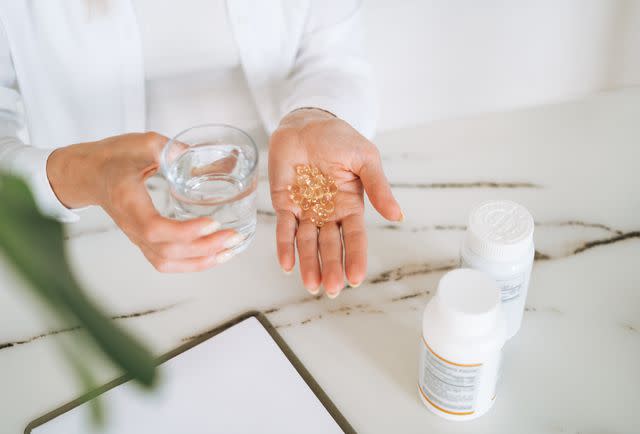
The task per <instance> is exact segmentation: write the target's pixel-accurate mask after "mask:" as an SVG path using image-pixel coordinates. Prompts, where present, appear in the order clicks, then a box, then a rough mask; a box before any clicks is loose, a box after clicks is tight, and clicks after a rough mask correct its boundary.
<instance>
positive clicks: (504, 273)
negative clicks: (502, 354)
mask: <svg viewBox="0 0 640 434" xmlns="http://www.w3.org/2000/svg"><path fill="white" fill-rule="evenodd" d="M533 226H534V224H533V217H531V214H530V213H529V211H527V209H526V208H525V207H523V206H522V205H519V204H517V203H515V202H511V201H506V200H494V201H490V202H484V203H482V204H480V205H478V206H477V207H476V208H475V209H474V210H473V211H472V212H471V215H470V216H469V223H468V225H467V233H466V236H465V238H464V240H463V242H462V248H461V249H460V266H461V267H463V268H473V269H474V270H480V271H484V272H485V273H487V274H488V275H490V276H491V277H493V278H494V279H495V280H496V282H497V283H498V287H499V288H500V297H501V300H502V305H503V309H504V313H505V316H506V318H507V339H510V338H512V337H513V336H514V335H515V334H516V333H517V332H518V330H520V325H521V324H522V314H523V313H524V305H525V301H526V299H527V291H528V288H529V279H530V277H531V266H532V265H533V257H534V253H535V249H534V246H533Z"/></svg>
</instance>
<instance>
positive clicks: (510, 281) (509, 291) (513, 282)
mask: <svg viewBox="0 0 640 434" xmlns="http://www.w3.org/2000/svg"><path fill="white" fill-rule="evenodd" d="M460 267H461V268H473V267H472V266H471V264H469V263H467V261H465V260H464V257H462V258H460ZM495 280H496V283H497V284H498V287H499V288H500V300H501V301H502V302H503V303H506V302H508V301H512V300H515V299H517V298H518V297H520V292H521V291H522V286H523V285H524V280H525V279H524V273H517V274H514V275H513V276H511V277H508V278H506V279H495Z"/></svg>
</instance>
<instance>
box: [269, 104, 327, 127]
mask: <svg viewBox="0 0 640 434" xmlns="http://www.w3.org/2000/svg"><path fill="white" fill-rule="evenodd" d="M331 119H337V116H336V115H334V114H333V113H331V112H330V111H327V110H324V109H321V108H316V107H300V108H297V109H295V110H292V111H290V112H289V113H288V114H286V115H285V116H284V117H283V118H282V120H281V121H280V126H281V127H292V126H304V125H306V124H307V123H309V122H311V121H322V120H331Z"/></svg>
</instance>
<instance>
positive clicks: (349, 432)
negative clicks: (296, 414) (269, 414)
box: [24, 311, 356, 434]
mask: <svg viewBox="0 0 640 434" xmlns="http://www.w3.org/2000/svg"><path fill="white" fill-rule="evenodd" d="M251 317H255V318H256V319H257V320H258V321H259V322H260V324H262V326H263V327H264V328H265V329H266V330H267V332H268V333H269V335H271V337H272V338H273V340H274V341H275V342H276V344H278V347H280V350H282V352H283V353H284V354H285V356H287V358H288V359H289V361H290V362H291V364H292V365H293V367H294V368H295V369H296V371H298V374H300V376H301V377H302V379H303V380H304V381H305V383H307V385H308V386H309V388H311V390H312V391H313V393H314V394H315V395H316V396H317V397H318V399H319V400H320V402H321V403H322V405H324V407H325V408H326V409H327V411H328V412H329V414H330V415H331V417H333V419H334V420H335V421H336V423H337V424H338V426H340V428H341V429H342V430H343V431H344V432H345V434H355V433H356V430H355V429H353V427H352V426H351V424H350V423H349V422H348V421H347V419H346V418H345V417H344V416H343V415H342V413H340V410H338V408H337V407H336V406H335V404H334V403H333V402H332V401H331V399H330V398H329V396H328V395H327V394H326V393H325V391H324V390H322V388H321V387H320V385H319V384H318V382H317V381H316V380H315V379H314V378H313V376H312V375H311V373H310V372H309V371H308V370H307V368H305V367H304V365H303V364H302V362H301V361H300V359H298V357H297V356H296V355H295V354H294V352H293V351H292V350H291V348H290V347H289V345H287V343H286V342H285V341H284V339H283V338H282V336H280V334H279V333H278V332H277V330H276V329H275V327H274V326H273V325H272V324H271V323H270V322H269V320H268V319H267V317H266V316H265V315H264V314H263V313H262V312H258V311H249V312H246V313H243V314H242V315H239V316H237V317H235V318H233V319H231V320H229V321H227V322H226V323H224V324H222V325H220V326H218V327H215V328H214V329H211V330H209V331H206V332H204V333H201V334H199V335H197V336H194V337H193V338H192V339H191V340H189V342H187V343H185V344H183V345H180V346H179V347H178V348H176V349H174V350H172V351H169V352H168V353H165V354H163V355H162V356H160V357H158V359H157V365H161V364H162V363H165V362H166V361H167V360H170V359H172V358H174V357H176V356H177V355H179V354H182V353H184V352H185V351H187V350H189V349H191V348H193V347H195V346H196V345H199V344H201V343H202V342H204V341H206V340H207V339H210V338H212V337H213V336H215V335H217V334H219V333H221V332H223V331H225V330H226V329H228V328H230V327H233V326H234V325H236V324H238V323H240V322H242V321H244V320H246V319H248V318H251ZM129 380H131V377H130V376H129V375H123V376H121V377H118V378H116V379H115V380H113V381H110V382H109V383H107V384H105V385H103V386H101V387H99V388H97V389H95V390H92V391H90V392H88V393H86V394H84V395H82V396H80V397H78V398H76V399H74V400H73V401H70V402H68V403H66V404H64V405H62V406H60V407H58V408H56V409H55V410H52V411H50V412H49V413H47V414H45V415H43V416H40V417H39V418H37V419H34V420H33V421H31V422H30V423H29V425H27V427H26V428H25V430H24V433H25V434H31V431H32V430H33V429H34V428H36V427H39V426H41V425H44V424H45V423H47V422H49V421H50V420H52V419H54V418H56V417H58V416H60V415H61V414H64V413H66V412H68V411H70V410H72V409H74V408H76V407H78V406H80V405H82V404H84V403H85V402H87V401H90V400H92V399H93V398H95V397H97V396H99V395H102V394H103V393H105V392H107V391H109V390H111V389H113V388H114V387H117V386H120V385H121V384H124V383H126V382H127V381H129Z"/></svg>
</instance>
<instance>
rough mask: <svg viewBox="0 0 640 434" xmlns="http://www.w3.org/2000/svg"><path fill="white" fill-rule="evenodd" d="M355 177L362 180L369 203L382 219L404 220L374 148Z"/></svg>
mask: <svg viewBox="0 0 640 434" xmlns="http://www.w3.org/2000/svg"><path fill="white" fill-rule="evenodd" d="M372 146H373V145H372ZM357 175H358V176H359V177H360V179H361V180H362V185H363V186H364V190H365V191H366V192H367V196H368V197H369V201H371V204H372V205H373V207H374V208H375V209H376V210H377V211H378V212H379V213H380V214H381V215H382V217H384V218H386V219H387V220H391V221H402V220H404V214H403V213H402V210H401V209H400V205H398V201H396V199H395V197H393V193H392V192H391V186H389V182H388V181H387V178H386V176H385V175H384V171H383V169H382V160H381V159H380V154H379V153H378V151H377V149H375V147H374V152H370V153H368V156H367V157H366V159H365V161H364V164H363V165H362V166H361V167H360V171H359V173H357Z"/></svg>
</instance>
